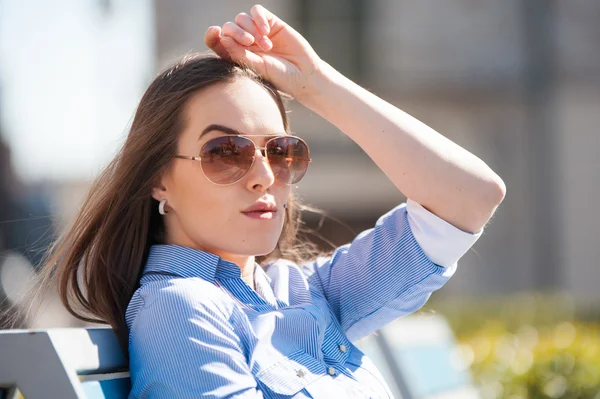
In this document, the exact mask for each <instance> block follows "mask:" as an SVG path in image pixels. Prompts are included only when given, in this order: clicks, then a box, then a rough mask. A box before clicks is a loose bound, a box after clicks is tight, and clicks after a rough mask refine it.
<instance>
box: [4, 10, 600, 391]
mask: <svg viewBox="0 0 600 399" xmlns="http://www.w3.org/2000/svg"><path fill="white" fill-rule="evenodd" d="M253 4H254V2H251V1H245V0H235V1H234V0H227V1H226V0H222V1H192V0H154V1H151V0H84V1H82V0H56V1H52V2H48V1H43V0H27V1H20V0H1V1H0V119H1V125H0V128H1V133H0V142H1V145H0V252H1V257H0V268H1V269H0V278H1V283H2V284H1V285H2V290H0V292H1V294H0V300H1V299H2V298H8V301H9V302H10V301H14V300H16V299H18V298H19V295H21V294H22V292H23V289H24V288H25V287H26V286H27V281H28V276H29V275H30V273H32V272H33V271H34V270H35V269H36V268H37V267H38V262H39V261H40V259H41V256H42V255H43V253H44V250H45V249H46V248H47V246H48V244H49V243H50V242H51V241H52V238H53V237H54V236H55V234H57V232H59V231H60V230H61V229H62V228H64V226H65V225H66V224H67V223H68V222H69V221H70V220H71V218H72V217H73V215H74V213H75V212H76V210H77V207H78V205H79V203H80V201H81V199H82V197H83V195H84V193H85V192H86V190H87V189H88V187H89V185H90V183H91V181H92V179H93V178H94V177H95V176H96V175H97V174H98V173H99V171H100V170H101V169H102V167H103V166H104V165H106V164H107V163H108V161H109V160H110V159H111V158H112V157H113V156H114V155H115V153H116V151H117V149H118V148H119V146H120V145H121V144H122V143H123V141H124V139H125V136H126V134H127V129H128V126H129V124H130V122H131V118H132V116H133V112H134V110H135V107H136V105H137V102H138V101H139V98H140V97H141V95H142V93H143V92H144V90H145V88H146V87H147V85H148V84H149V83H150V82H151V80H152V78H153V77H154V76H155V75H156V74H157V73H158V71H160V70H161V69H163V68H164V67H166V66H167V65H169V64H170V63H171V62H172V61H174V60H176V59H177V58H179V57H181V56H182V55H183V54H185V53H186V52H189V51H205V50H207V49H206V47H205V46H204V44H203V34H204V31H205V30H206V28H207V27H208V26H209V25H222V24H223V23H224V22H226V21H229V20H233V18H234V17H235V15H236V14H237V13H239V12H242V11H244V12H249V10H250V7H251V6H252V5H253ZM261 4H263V5H264V6H266V7H267V8H269V9H270V10H271V11H273V12H274V13H275V14H277V15H278V16H279V17H280V18H282V19H283V20H285V21H287V22H288V23H289V24H290V25H291V26H292V27H294V28H295V29H297V30H298V31H299V32H300V33H301V34H303V35H304V36H305V37H306V38H307V39H308V41H309V42H310V43H311V44H312V45H313V47H314V48H315V50H316V51H317V53H318V54H319V55H320V56H321V57H322V58H323V59H325V60H326V61H327V62H329V63H330V64H332V65H333V66H334V67H335V68H337V69H338V70H340V71H341V72H342V73H344V74H346V75H347V76H349V77H350V78H352V79H353V80H355V81H356V82H358V83H359V84H361V85H362V86H363V87H365V88H367V89H369V90H371V91H373V92H375V93H376V94H378V95H379V96H380V97H383V98H384V99H386V100H387V101H389V102H391V103H393V104H396V105H397V106H399V107H400V108H401V109H403V110H405V111H407V112H409V113H410V114H412V115H414V116H415V117H417V118H419V119H421V120H422V121H424V122H425V123H427V124H428V125H430V126H432V127H433V128H435V129H436V130H438V131H439V132H441V133H442V134H444V135H445V136H447V137H448V138H450V139H451V140H453V141H455V142H457V143H458V144H459V145H461V146H463V147H465V148H466V149H468V150H469V151H471V152H473V153H475V154H476V155H477V156H479V157H480V158H482V159H483V160H484V161H485V162H486V163H487V164H488V165H490V167H492V169H494V170H495V171H496V172H497V173H498V174H499V175H500V176H501V177H502V178H503V179H504V181H505V183H506V185H507V189H508V193H507V197H506V199H505V201H504V202H503V204H502V205H501V206H500V208H499V209H498V212H497V213H496V215H495V216H494V218H493V219H492V221H491V222H490V224H489V225H488V226H487V228H486V232H485V234H484V235H483V237H482V238H481V239H480V241H479V242H478V243H477V244H476V245H475V246H474V248H473V250H471V251H470V252H469V253H467V255H466V256H465V257H464V258H463V259H462V261H461V262H460V264H459V268H458V271H457V273H456V275H455V276H454V277H453V279H452V280H451V281H450V282H449V283H448V284H447V285H446V286H445V287H444V288H443V289H442V290H440V291H439V292H437V293H435V294H434V295H433V296H432V299H431V301H430V302H429V303H428V304H427V305H426V307H425V308H424V309H423V312H434V313H438V314H442V315H444V316H445V317H446V318H447V319H448V321H449V322H450V324H451V326H452V328H453V330H454V332H455V333H456V335H457V337H458V340H459V342H460V344H461V350H462V352H463V355H464V357H465V359H467V363H468V365H469V366H470V368H471V370H472V372H473V374H474V378H475V382H476V384H478V386H479V387H480V389H481V392H482V395H483V397H489V398H527V397H532V398H537V397H540V398H542V397H543V398H546V397H548V398H563V397H564V398H595V399H598V398H600V393H599V392H600V329H599V328H598V322H599V320H600V306H599V305H600V289H599V288H598V286H599V285H600V260H599V259H600V242H599V237H600V212H599V210H598V207H597V201H598V198H599V197H600V159H598V155H597V154H598V152H599V148H600V129H599V127H598V126H600V44H599V43H600V24H599V23H598V21H599V20H600V1H598V0H569V1H557V0H521V1H519V0H503V1H498V0H444V1H433V0H418V1H417V0H412V1H410V0H370V1H367V0H328V1H317V0H277V1H275V0H271V1H267V0H265V1H263V2H262V3H261ZM289 108H290V109H291V111H292V112H291V126H292V130H293V131H294V132H295V133H297V134H298V135H300V136H302V137H304V138H305V139H306V140H307V141H308V143H309V145H310V147H311V152H312V154H313V158H314V162H313V163H312V165H311V167H310V170H309V172H308V174H307V176H306V177H305V178H304V180H303V181H302V182H300V183H299V184H298V186H297V189H296V191H297V193H298V194H299V196H300V197H301V198H302V199H303V200H304V201H305V202H307V203H309V204H311V205H313V206H316V207H318V208H321V209H324V210H325V211H326V212H327V214H328V215H329V216H330V217H329V218H327V219H325V221H324V222H323V223H322V224H321V225H320V227H319V230H318V232H317V234H315V236H314V239H315V241H317V242H318V243H320V244H322V245H324V246H326V242H331V243H333V244H334V245H341V244H344V243H346V242H349V241H350V240H351V239H352V238H353V237H354V236H355V235H356V234H357V233H358V232H360V231H362V230H364V229H366V228H370V227H372V226H373V224H374V223H375V221H376V220H377V218H378V217H379V216H380V215H382V214H383V213H385V212H387V211H388V210H389V209H391V208H392V207H394V206H395V205H397V204H398V203H400V202H402V201H404V200H405V198H404V197H403V196H402V194H401V193H399V192H398V191H397V190H396V189H395V187H394V186H393V185H392V184H391V183H390V181H389V180H388V179H387V177H386V176H385V175H384V174H383V173H382V172H381V171H380V170H379V169H378V168H377V167H376V166H375V165H374V163H373V162H372V161H371V160H370V158H369V157H368V156H366V155H365V153H363V152H362V150H361V149H360V148H359V147H358V146H357V145H355V144H354V143H353V142H352V141H351V140H350V139H348V138H347V137H345V136H344V134H343V133H341V132H340V131H338V130H337V129H336V128H334V127H333V126H331V125H329V124H328V123H327V122H326V121H325V120H323V119H321V118H320V117H319V116H317V115H316V114H314V113H312V112H311V111H308V110H307V109H304V108H303V107H302V106H300V105H299V104H297V103H294V102H291V103H290V104H289ZM306 219H307V221H308V222H309V224H311V223H312V225H314V226H317V225H318V224H319V220H318V219H316V216H315V215H306ZM66 325H80V324H78V323H77V322H76V321H74V320H72V319H71V318H70V317H67V316H66V315H65V314H64V312H63V311H61V309H60V307H59V306H58V305H57V304H55V305H54V306H53V307H52V306H51V307H49V310H48V311H46V312H45V313H44V314H43V315H42V316H41V317H40V318H39V320H35V321H32V322H30V324H29V325H28V327H50V326H66ZM523 334H525V335H523ZM523 337H525V338H523ZM507 351H508V352H507ZM506 353H509V355H508V356H507V355H506ZM536 389H537V390H536ZM519 395H520V396H519ZM536 395H538V396H536ZM544 395H545V396H544Z"/></svg>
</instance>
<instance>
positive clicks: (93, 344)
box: [0, 315, 479, 399]
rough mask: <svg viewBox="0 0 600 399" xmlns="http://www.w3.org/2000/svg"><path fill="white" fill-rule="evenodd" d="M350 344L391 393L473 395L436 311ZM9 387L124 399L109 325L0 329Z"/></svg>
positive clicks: (446, 397)
mask: <svg viewBox="0 0 600 399" xmlns="http://www.w3.org/2000/svg"><path fill="white" fill-rule="evenodd" d="M356 345H357V346H358V347H359V348H361V350H363V351H364V352H365V353H366V354H367V355H369V357H370V358H371V359H372V360H373V362H374V363H375V364H376V365H377V367H378V368H379V370H380V371H381V373H382V375H383V376H384V378H385V379H386V381H387V382H388V385H389V386H390V389H391V390H392V393H393V394H394V396H395V398H396V399H478V398H479V396H478V394H477V392H476V390H475V388H474V387H473V384H472V380H471V374H470V372H469V370H468V368H465V367H464V365H462V364H461V359H460V356H459V353H458V351H457V343H456V340H455V338H454V334H453V332H452V330H451V329H450V327H449V325H448V323H447V322H446V320H445V319H444V318H443V317H440V316H430V315H426V316H409V317H405V318H402V319H399V320H396V321H394V322H392V323H390V324H389V325H388V326H386V327H385V328H383V329H382V330H380V331H379V332H378V334H376V335H371V336H369V337H368V338H366V339H364V340H361V341H360V342H357V343H356ZM16 387H18V388H19V390H20V391H21V393H22V394H23V396H24V397H25V398H26V399H40V398H45V399H46V398H60V399H76V398H88V399H92V398H93V399H104V398H107V399H108V398H110V399H121V398H123V399H125V398H127V395H128V393H129V390H130V380H129V372H128V371H127V368H126V361H125V359H124V357H123V354H122V351H121V348H120V347H119V345H118V343H117V339H116V337H115V335H114V333H113V331H112V330H111V329H110V328H90V329H83V328H63V329H49V330H6V331H0V399H15V398H16V397H18V396H16V389H15V388H16ZM2 392H3V394H4V396H3V395H2Z"/></svg>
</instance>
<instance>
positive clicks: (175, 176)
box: [153, 78, 290, 264]
mask: <svg viewBox="0 0 600 399" xmlns="http://www.w3.org/2000/svg"><path fill="white" fill-rule="evenodd" d="M183 118H184V129H185V130H183V132H182V133H181V136H180V137H179V142H178V145H179V148H178V150H179V151H178V155H186V156H198V155H199V154H200V149H201V147H202V146H203V145H204V144H205V143H206V142H207V141H209V140H210V139H213V138H215V137H220V136H228V135H229V134H227V133H225V132H223V131H219V130H210V131H207V132H205V133H204V134H202V137H199V136H200V135H201V133H202V132H203V131H205V129H206V128H207V127H209V126H210V125H220V126H224V127H227V128H230V129H234V130H236V131H239V132H241V133H242V134H246V135H249V136H257V137H249V138H250V139H251V140H252V141H253V142H254V144H255V145H257V146H259V147H263V146H264V143H265V141H267V140H268V139H269V137H258V135H282V134H285V129H284V125H283V120H282V117H281V114H280V112H279V108H278V107H277V104H276V102H275V100H274V99H273V97H272V96H271V95H270V94H269V92H268V91H267V90H266V89H265V88H264V87H262V86H260V85H259V84H258V83H256V82H254V81H252V80H251V79H248V78H237V79H235V80H234V81H233V82H230V83H217V84H214V85H211V86H209V87H207V88H205V89H202V90H200V91H199V92H198V93H196V94H195V95H194V96H193V97H192V98H191V99H190V100H189V101H188V103H187V105H186V107H185V109H184V112H183ZM161 184H162V187H159V188H156V189H155V190H154V193H153V196H154V198H156V199H157V200H159V201H160V200H161V199H167V205H166V207H165V210H167V211H168V214H167V215H166V216H163V217H164V218H165V226H166V241H167V243H168V244H177V245H183V246H188V247H193V248H197V249H201V250H204V251H208V252H212V253H214V254H217V255H219V256H221V257H222V258H224V259H227V260H230V261H232V262H236V263H238V264H239V262H238V261H241V260H243V259H244V258H247V257H248V256H254V255H265V254H268V253H270V252H271V251H273V250H274V249H275V246H276V244H277V241H278V239H279V236H280V235H281V231H282V228H283V222H284V218H285V210H284V208H283V205H284V204H285V203H286V202H287V199H288V197H289V194H290V186H289V185H287V184H285V183H281V182H279V181H276V180H275V178H274V176H273V172H272V171H271V168H270V167H269V164H268V163H267V160H266V159H265V158H264V157H263V156H262V155H261V153H260V152H259V151H258V150H257V151H256V155H255V161H254V164H253V165H252V167H251V168H250V170H249V171H248V173H246V175H244V177H243V178H242V179H241V180H240V181H238V182H237V183H234V184H231V185H227V186H219V185H216V184H213V183H212V182H211V181H209V180H208V179H207V178H206V177H205V175H204V174H203V172H202V169H201V163H200V162H199V161H192V160H185V159H178V158H175V159H174V160H173V163H172V166H171V168H170V169H169V170H168V171H167V173H165V175H164V176H163V178H162V181H161ZM258 200H261V201H267V202H271V203H275V204H276V206H277V211H276V212H275V213H274V215H273V218H272V219H256V218H251V217H249V216H247V215H245V214H244V213H242V211H243V210H245V209H246V208H248V207H249V206H251V205H253V204H254V203H255V202H256V201H258Z"/></svg>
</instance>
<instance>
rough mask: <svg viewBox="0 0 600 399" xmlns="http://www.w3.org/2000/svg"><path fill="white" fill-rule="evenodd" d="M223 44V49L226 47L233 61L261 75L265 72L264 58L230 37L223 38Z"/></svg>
mask: <svg viewBox="0 0 600 399" xmlns="http://www.w3.org/2000/svg"><path fill="white" fill-rule="evenodd" d="M221 44H223V47H225V49H226V50H227V52H228V53H229V56H230V57H231V59H232V60H233V61H235V62H239V63H241V64H246V65H248V66H249V67H250V68H251V69H253V70H254V71H255V72H257V73H259V74H261V73H262V72H263V70H264V62H263V60H262V58H261V57H260V56H258V55H257V54H255V53H254V52H252V51H250V50H249V49H248V47H245V46H242V45H241V44H239V43H238V42H237V41H236V40H234V39H232V38H231V37H228V36H225V37H222V38H221Z"/></svg>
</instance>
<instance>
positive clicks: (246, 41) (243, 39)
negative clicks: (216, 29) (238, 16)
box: [223, 22, 254, 46]
mask: <svg viewBox="0 0 600 399" xmlns="http://www.w3.org/2000/svg"><path fill="white" fill-rule="evenodd" d="M223 36H228V37H230V38H232V39H234V40H235V41H236V42H238V43H239V44H241V45H243V46H251V45H252V44H254V36H252V35H251V34H250V33H248V32H246V31H245V30H244V29H242V28H240V27H239V26H238V25H237V24H236V23H234V22H226V23H225V25H223Z"/></svg>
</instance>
